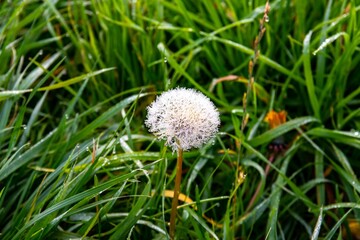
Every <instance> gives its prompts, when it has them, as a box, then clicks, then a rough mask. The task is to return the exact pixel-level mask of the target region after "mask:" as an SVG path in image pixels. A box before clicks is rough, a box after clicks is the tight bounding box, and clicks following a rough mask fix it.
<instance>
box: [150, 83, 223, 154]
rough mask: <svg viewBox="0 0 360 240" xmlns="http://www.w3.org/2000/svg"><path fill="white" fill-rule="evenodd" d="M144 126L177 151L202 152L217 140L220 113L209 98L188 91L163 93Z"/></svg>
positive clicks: (152, 105) (183, 89)
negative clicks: (200, 149) (204, 147)
mask: <svg viewBox="0 0 360 240" xmlns="http://www.w3.org/2000/svg"><path fill="white" fill-rule="evenodd" d="M147 111H148V114H147V119H146V120H145V125H146V126H147V127H148V128H149V131H150V132H152V133H153V134H154V135H155V136H157V137H158V138H159V139H162V140H166V143H165V144H166V145H167V146H170V147H172V149H173V150H174V151H176V150H177V149H178V148H179V147H180V148H181V149H182V150H185V151H186V150H189V149H191V148H199V147H201V146H202V145H203V144H205V143H207V142H209V141H210V140H211V139H212V138H214V136H215V134H216V133H217V132H218V128H219V125H220V119H219V112H218V110H217V109H216V107H215V105H214V104H213V103H212V102H211V101H210V99H209V98H208V97H206V96H205V95H203V94H202V93H200V92H198V91H196V90H193V89H186V88H175V89H172V90H169V91H166V92H164V93H163V94H161V95H160V96H158V97H157V98H156V100H155V101H154V102H153V103H152V104H151V105H150V106H149V107H148V108H147Z"/></svg>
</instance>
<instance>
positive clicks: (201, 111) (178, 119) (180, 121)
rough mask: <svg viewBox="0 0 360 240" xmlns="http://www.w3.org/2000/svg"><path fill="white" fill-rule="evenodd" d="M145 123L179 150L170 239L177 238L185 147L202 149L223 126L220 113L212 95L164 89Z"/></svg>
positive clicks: (149, 108)
mask: <svg viewBox="0 0 360 240" xmlns="http://www.w3.org/2000/svg"><path fill="white" fill-rule="evenodd" d="M147 111H148V113H147V118H146V120H145V125H146V126H147V127H148V128H149V131H150V132H152V133H153V134H154V135H155V136H157V137H158V138H159V139H163V140H166V142H165V144H166V145H167V146H170V147H172V149H173V151H174V152H175V151H177V165H176V177H175V186H174V196H173V200H172V205H171V215H170V230H169V234H170V239H174V238H175V219H176V213H177V205H178V197H179V194H180V183H181V174H182V162H183V150H189V149H191V148H199V147H201V146H202V145H203V144H205V143H207V142H208V141H210V140H211V139H212V138H214V136H215V134H216V133H217V132H218V128H219V125H220V118H219V112H218V110H217V109H216V107H215V105H214V104H213V103H212V102H211V101H210V99H209V98H208V97H206V96H205V95H203V94H202V93H200V92H198V91H195V90H193V89H186V88H176V89H172V90H169V91H167V92H164V93H163V94H161V95H160V96H159V97H157V98H156V100H155V101H154V102H153V103H152V104H151V105H150V106H149V107H148V108H147Z"/></svg>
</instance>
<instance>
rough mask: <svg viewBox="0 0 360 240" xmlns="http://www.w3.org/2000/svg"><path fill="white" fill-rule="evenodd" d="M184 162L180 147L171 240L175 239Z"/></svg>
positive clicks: (172, 212) (173, 202) (171, 216)
mask: <svg viewBox="0 0 360 240" xmlns="http://www.w3.org/2000/svg"><path fill="white" fill-rule="evenodd" d="M182 162H183V149H182V148H181V147H178V151H177V163H176V176H175V187H174V197H173V200H172V205H171V215H170V239H172V240H173V239H175V219H176V213H177V206H178V198H179V194H180V183H181V175H182Z"/></svg>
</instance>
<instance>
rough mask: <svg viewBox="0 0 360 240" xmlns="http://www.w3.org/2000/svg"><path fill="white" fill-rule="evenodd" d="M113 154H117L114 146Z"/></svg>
mask: <svg viewBox="0 0 360 240" xmlns="http://www.w3.org/2000/svg"><path fill="white" fill-rule="evenodd" d="M112 154H113V155H115V154H116V148H115V146H114V148H113V150H112Z"/></svg>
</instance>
